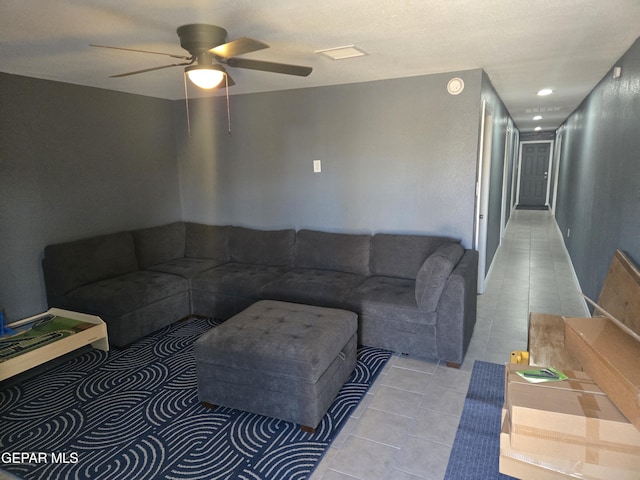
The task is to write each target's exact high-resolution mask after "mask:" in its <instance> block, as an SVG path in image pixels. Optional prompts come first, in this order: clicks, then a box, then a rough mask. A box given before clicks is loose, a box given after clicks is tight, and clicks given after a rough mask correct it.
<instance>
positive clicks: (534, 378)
mask: <svg viewBox="0 0 640 480" xmlns="http://www.w3.org/2000/svg"><path fill="white" fill-rule="evenodd" d="M545 370H548V371H550V372H553V373H554V374H556V375H557V377H551V376H548V375H545ZM516 373H517V374H518V375H520V376H521V377H522V378H524V379H525V380H526V381H527V382H530V383H545V382H561V381H562V380H566V379H567V378H569V377H567V376H566V375H565V374H564V373H562V372H561V371H560V370H557V369H555V368H552V367H546V368H537V369H533V370H519V371H517V372H516Z"/></svg>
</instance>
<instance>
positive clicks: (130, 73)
mask: <svg viewBox="0 0 640 480" xmlns="http://www.w3.org/2000/svg"><path fill="white" fill-rule="evenodd" d="M192 63H193V62H185V63H173V64H171V65H162V66H161V67H151V68H145V69H144V70H136V71H135V72H127V73H119V74H118V75H110V76H109V78H119V77H128V76H129V75H137V74H138V73H145V72H153V71H154V70H162V69H163V68H170V67H179V66H181V65H191V64H192Z"/></svg>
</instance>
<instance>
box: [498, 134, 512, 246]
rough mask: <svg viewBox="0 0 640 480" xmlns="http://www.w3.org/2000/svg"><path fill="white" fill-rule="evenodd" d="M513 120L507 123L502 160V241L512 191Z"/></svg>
mask: <svg viewBox="0 0 640 480" xmlns="http://www.w3.org/2000/svg"><path fill="white" fill-rule="evenodd" d="M511 128H512V127H511V122H509V123H508V124H507V132H506V134H505V138H504V160H503V162H502V203H501V204H500V243H502V239H503V238H504V231H505V230H506V228H507V206H508V205H507V202H508V201H509V196H510V192H507V185H508V183H509V159H510V158H511V151H510V150H511Z"/></svg>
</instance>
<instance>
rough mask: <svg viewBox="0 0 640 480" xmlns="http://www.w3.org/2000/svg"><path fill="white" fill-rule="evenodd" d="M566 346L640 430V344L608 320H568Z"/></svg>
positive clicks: (566, 321) (599, 318)
mask: <svg viewBox="0 0 640 480" xmlns="http://www.w3.org/2000/svg"><path fill="white" fill-rule="evenodd" d="M565 346H566V348H567V350H569V352H571V354H572V355H573V356H574V357H576V358H577V359H578V360H579V361H580V363H581V364H582V366H583V368H584V370H585V372H586V373H587V374H588V375H589V376H590V377H591V378H593V380H594V381H595V382H596V383H597V384H598V386H599V387H600V388H601V389H602V390H603V391H604V392H605V393H606V394H607V395H608V397H609V398H610V399H611V401H612V402H613V403H614V404H615V405H616V406H617V407H618V408H619V409H620V411H621V412H622V413H623V414H624V415H625V416H626V417H627V418H628V419H629V421H630V422H631V423H632V424H633V425H635V426H636V428H638V429H640V342H638V341H637V340H635V339H634V338H633V337H631V336H630V335H629V334H627V333H626V332H624V331H622V330H621V329H620V328H619V327H618V326H617V325H615V324H614V323H613V322H612V321H610V320H609V319H608V318H604V317H594V318H567V319H565Z"/></svg>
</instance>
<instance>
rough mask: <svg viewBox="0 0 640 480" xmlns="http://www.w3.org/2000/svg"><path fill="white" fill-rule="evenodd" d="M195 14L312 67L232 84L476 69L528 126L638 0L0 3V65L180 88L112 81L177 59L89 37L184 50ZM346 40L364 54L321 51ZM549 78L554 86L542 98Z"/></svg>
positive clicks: (243, 74) (637, 17) (162, 91)
mask: <svg viewBox="0 0 640 480" xmlns="http://www.w3.org/2000/svg"><path fill="white" fill-rule="evenodd" d="M187 23H209V24H214V25H219V26H221V27H224V28H226V29H227V31H228V32H229V35H228V38H227V40H233V39H236V38H239V37H243V36H247V37H251V38H255V39H258V40H262V41H264V42H266V43H267V44H269V45H270V47H271V48H269V49H267V50H261V51H258V52H253V53H251V54H247V55H245V56H243V57H242V58H253V59H259V60H266V61H273V62H282V63H291V64H299V65H308V66H311V67H313V73H311V75H310V76H308V77H295V76H288V75H281V74H274V73H265V72H259V71H255V70H245V69H237V68H228V71H229V73H230V75H231V76H232V77H233V79H234V80H235V82H236V85H235V86H233V87H232V89H231V90H230V93H231V94H239V93H250V92H263V91H270V90H281V89H295V88H306V87H314V86H323V85H336V84H344V83H353V82H364V81H371V80H380V79H389V78H396V77H408V76H415V75H424V74H433V73H443V72H454V71H459V70H469V69H476V68H482V69H484V70H485V72H486V73H487V74H488V75H489V78H490V79H491V82H492V83H493V85H494V87H495V89H496V90H497V92H498V94H499V95H500V97H501V98H502V100H503V101H504V103H505V105H506V107H507V109H508V110H509V113H510V114H511V116H512V117H513V119H514V121H515V122H516V125H517V127H518V128H519V129H520V131H521V132H529V131H532V130H533V129H534V128H535V127H536V126H541V127H542V129H543V130H554V129H556V128H557V127H558V126H559V125H560V124H561V123H562V122H563V121H564V120H565V119H566V118H567V116H568V115H570V114H571V112H573V110H574V109H575V108H576V107H577V106H578V105H579V104H580V102H581V101H582V100H583V99H584V98H585V97H586V96H587V95H588V94H589V92H590V91H591V90H592V89H593V87H594V86H595V85H596V84H597V83H598V82H599V81H600V80H601V79H602V78H603V77H604V76H605V75H606V74H607V73H608V71H609V70H610V69H611V68H612V67H613V66H614V63H615V62H616V60H617V59H619V58H620V57H621V56H622V55H623V54H624V53H625V52H626V50H627V49H628V48H629V47H630V46H631V45H632V44H633V42H634V41H635V39H636V38H637V37H638V35H639V31H640V29H639V27H638V25H640V0H323V1H318V0H268V1H267V0H262V1H260V0H225V1H222V0H208V1H207V0H109V1H107V0H57V1H55V2H53V1H51V0H28V1H25V0H3V1H2V4H1V5H0V43H1V45H2V47H1V48H0V71H3V72H6V73H11V74H18V75H25V76H29V77H36V78H44V79H49V80H55V81H60V82H68V83H73V84H79V85H86V86H92V87H98V88H106V89H111V90H118V91H123V92H130V93H135V94H141V95H147V96H152V97H159V98H166V99H180V98H184V83H183V80H182V67H173V68H167V69H164V70H158V71H154V72H148V73H143V74H140V75H133V76H128V77H123V78H108V77H109V75H113V74H118V73H124V72H128V71H133V70H139V69H144V68H150V67H155V66H160V65H165V64H170V63H174V62H176V60H175V59H172V58H170V57H163V56H159V55H148V54H141V53H134V52H125V51H118V50H109V49H100V48H92V47H90V46H89V44H103V45H112V46H118V47H126V48H134V49H143V50H151V51H158V52H166V53H173V54H178V55H185V54H187V52H186V51H185V50H183V49H182V48H181V47H180V43H179V39H178V36H177V34H176V28H177V27H178V26H180V25H183V24H187ZM345 45H356V46H357V47H359V48H360V49H362V50H364V51H365V52H366V53H367V55H366V56H363V57H358V58H352V59H347V60H331V59H328V58H326V57H324V56H322V55H319V54H317V53H315V52H316V51H318V50H323V49H328V48H333V47H340V46H345ZM177 62H179V60H177ZM544 87H548V88H551V89H553V90H554V92H555V93H554V94H553V95H551V96H548V97H544V98H543V97H538V96H536V92H537V91H538V90H539V89H541V88H544ZM195 90H196V89H195V87H194V88H191V87H190V88H189V96H190V97H192V96H201V95H203V93H202V92H196V91H195ZM216 94H219V93H216ZM207 95H211V93H207ZM536 114H540V115H541V116H542V117H543V118H542V120H539V121H534V120H532V118H533V117H534V116H535V115H536Z"/></svg>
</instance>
